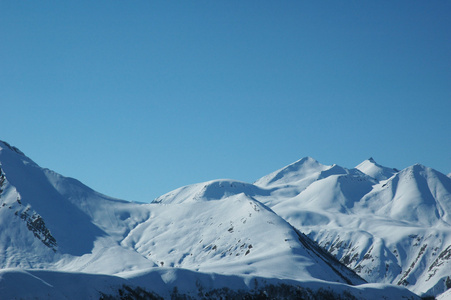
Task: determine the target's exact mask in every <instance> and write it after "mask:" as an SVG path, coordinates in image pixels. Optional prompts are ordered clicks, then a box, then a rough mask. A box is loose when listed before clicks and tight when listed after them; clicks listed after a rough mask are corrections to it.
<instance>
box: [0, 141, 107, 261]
mask: <svg viewBox="0 0 451 300" xmlns="http://www.w3.org/2000/svg"><path fill="white" fill-rule="evenodd" d="M3 145H4V144H3ZM11 149H13V150H14V148H9V147H3V146H2V145H0V162H1V168H2V173H3V174H4V177H5V178H6V182H7V184H6V186H5V188H4V191H3V194H2V197H1V201H2V204H1V205H2V207H3V208H4V209H3V210H2V213H3V215H4V216H5V218H12V219H14V218H16V219H20V220H22V222H23V223H25V225H26V226H27V227H28V228H29V230H30V231H32V233H33V234H35V235H37V236H40V235H47V237H48V238H50V237H53V238H54V239H55V240H56V241H55V243H54V244H55V245H54V246H52V247H53V248H54V247H56V245H57V248H58V252H60V253H67V254H72V255H80V254H83V253H86V252H89V251H90V250H91V249H92V245H93V242H94V240H95V239H96V237H98V236H101V235H103V234H104V232H103V231H102V230H100V229H99V228H98V227H96V226H95V225H93V224H92V223H91V220H90V219H89V218H88V217H87V216H86V215H85V214H84V213H82V212H81V211H80V210H79V209H78V208H77V207H76V206H74V205H73V204H72V203H70V202H68V201H65V199H64V198H63V197H62V196H61V194H59V193H58V192H57V191H56V190H55V189H54V187H53V186H52V185H51V184H50V183H49V181H48V180H47V178H46V177H45V175H44V173H43V172H42V169H41V168H40V167H39V166H37V165H36V164H35V163H34V162H33V161H32V160H30V159H29V158H27V157H25V156H24V155H23V154H22V153H19V152H18V151H13V150H11ZM5 208H8V209H7V210H5ZM6 215H8V217H6ZM48 229H50V230H48ZM46 232H47V233H46ZM15 237H16V236H11V238H12V239H13V240H14V239H15ZM37 238H38V237H37ZM77 238H78V241H77V242H74V241H75V240H77ZM38 239H41V240H46V239H47V238H46V237H43V236H41V237H40V238H38ZM47 240H49V239H47ZM8 244H9V243H8Z"/></svg>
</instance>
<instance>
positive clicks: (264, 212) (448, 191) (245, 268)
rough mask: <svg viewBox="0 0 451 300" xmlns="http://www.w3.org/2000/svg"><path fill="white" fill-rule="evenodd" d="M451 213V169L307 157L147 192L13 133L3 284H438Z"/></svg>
mask: <svg viewBox="0 0 451 300" xmlns="http://www.w3.org/2000/svg"><path fill="white" fill-rule="evenodd" d="M450 213H451V179H450V178H449V177H447V176H446V175H443V174H441V173H439V172H437V171H435V170H433V169H430V168H427V167H424V166H421V165H414V166H412V167H409V168H407V169H404V170H402V171H398V170H396V169H391V168H386V167H383V166H380V165H378V164H377V163H376V162H375V161H374V160H373V159H370V160H367V161H365V162H363V163H362V164H360V165H359V166H357V167H356V168H353V169H346V168H342V167H340V166H337V165H333V166H325V165H322V164H320V163H319V162H317V161H315V160H314V159H312V158H303V159H301V160H299V161H298V162H295V163H293V164H291V165H289V166H287V167H285V168H282V169H280V170H278V171H276V172H274V173H271V174H269V175H267V176H265V177H262V178H261V179H259V180H257V181H256V182H255V183H254V184H250V183H244V182H238V181H234V180H214V181H209V182H205V183H199V184H194V185H190V186H186V187H182V188H179V189H177V190H175V191H172V192H169V193H167V194H165V195H163V196H161V197H159V198H157V199H155V200H154V201H153V203H150V204H143V203H135V202H129V201H124V200H118V199H114V198H111V197H108V196H105V195H102V194H99V193H97V192H95V191H93V190H92V189H90V188H89V187H87V186H85V185H83V184H82V183H80V182H79V181H77V180H75V179H72V178H67V177H64V176H61V175H59V174H57V173H55V172H53V171H51V170H48V169H43V168H41V167H39V166H38V165H37V164H36V163H34V162H33V161H32V160H31V159H30V158H28V157H27V156H25V155H24V154H23V153H22V152H21V151H20V150H19V149H17V148H15V147H12V146H10V145H9V144H8V143H6V142H0V268H1V270H0V294H1V295H4V297H6V299H9V298H14V297H16V298H24V299H27V298H33V297H38V298H39V297H41V298H46V297H47V298H48V297H53V298H67V299H99V298H103V299H108V298H109V297H116V298H120V297H126V296H130V297H135V298H139V297H142V298H145V297H148V299H158V297H162V298H165V299H167V298H171V297H172V298H174V297H176V296H184V297H191V298H193V299H198V298H199V299H212V298H220V297H221V296H222V297H224V296H229V297H236V298H239V297H244V296H243V295H246V296H247V297H250V298H252V297H255V298H258V297H276V298H282V297H287V299H288V298H290V297H292V298H294V297H295V296H296V295H297V296H298V297H300V298H303V299H315V297H317V298H318V297H319V298H320V299H321V298H322V299H327V297H329V298H337V297H342V299H381V298H383V297H386V299H401V298H402V297H405V298H407V299H417V296H416V295H415V294H414V293H416V294H419V295H433V296H435V295H438V294H440V293H443V292H445V290H446V289H447V288H449V287H450V286H451V280H450V276H451V271H450V270H451V264H450V260H451V225H450V224H451V217H450ZM340 262H341V263H340ZM346 266H347V267H346ZM366 281H367V282H369V283H366ZM74 282H76V284H74ZM409 289H410V291H409ZM411 291H413V292H414V293H412V292H411Z"/></svg>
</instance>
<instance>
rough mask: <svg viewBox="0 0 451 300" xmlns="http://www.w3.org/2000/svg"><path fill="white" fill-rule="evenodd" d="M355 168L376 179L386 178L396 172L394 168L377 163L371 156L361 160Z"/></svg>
mask: <svg viewBox="0 0 451 300" xmlns="http://www.w3.org/2000/svg"><path fill="white" fill-rule="evenodd" d="M355 168H356V169H357V170H359V171H361V172H362V173H365V174H366V175H368V176H370V177H373V178H374V179H376V180H378V181H381V180H386V179H388V178H390V177H392V176H393V175H394V174H396V173H397V172H398V171H397V170H396V169H393V168H387V167H384V166H381V165H379V164H378V163H377V162H376V161H375V160H374V159H373V158H372V157H370V158H369V159H367V160H365V161H363V162H362V163H360V164H359V165H358V166H356V167H355Z"/></svg>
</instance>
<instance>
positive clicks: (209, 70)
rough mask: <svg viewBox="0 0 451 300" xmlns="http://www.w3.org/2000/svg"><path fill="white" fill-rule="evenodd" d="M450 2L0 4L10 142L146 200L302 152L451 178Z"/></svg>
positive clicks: (253, 175)
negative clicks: (422, 168) (418, 168)
mask: <svg viewBox="0 0 451 300" xmlns="http://www.w3.org/2000/svg"><path fill="white" fill-rule="evenodd" d="M450 16H451V2H449V1H396V2H393V1H372V2H370V1H342V2H339V1H171V2H168V1H0V40H1V43H0V57H1V60H0V82H1V86H0V120H1V131H0V133H1V134H0V139H3V140H5V141H7V142H9V143H11V144H13V145H15V146H17V147H18V148H20V149H21V150H22V151H24V152H25V154H27V155H28V156H30V157H31V158H32V159H33V160H35V161H36V162H37V163H38V164H40V165H41V166H43V167H48V168H50V169H53V170H55V171H57V172H59V173H61V174H63V175H65V176H71V177H75V178H77V179H79V180H81V181H82V182H84V183H85V184H87V185H88V186H90V187H92V188H94V189H96V190H98V191H99V192H102V193H105V194H107V195H110V196H114V197H118V198H125V199H127V200H135V201H151V200H152V199H153V198H155V197H157V196H159V195H161V194H163V193H166V192H168V191H170V190H172V189H175V188H177V187H180V186H183V185H187V184H191V183H196V182H201V181H205V180H211V179H216V178H232V179H237V180H243V181H246V182H253V181H254V180H256V179H258V178H259V177H261V176H263V175H266V174H268V173H270V172H272V171H274V170H276V169H278V168H281V167H283V166H285V165H287V164H289V163H291V162H293V161H296V160H297V159H300V158H302V157H304V156H312V157H314V158H316V159H317V160H318V161H320V162H321V163H324V164H333V163H336V164H339V165H342V166H344V167H354V166H355V165H357V164H358V163H360V162H361V161H363V160H365V159H367V158H369V157H370V156H372V157H374V159H375V160H376V161H377V162H379V163H380V164H382V165H386V166H390V167H396V168H400V169H402V168H404V167H407V166H409V165H412V164H414V163H422V164H424V165H427V166H430V167H433V168H435V169H437V170H438V171H441V172H443V173H445V174H447V173H449V172H451V151H450V150H451V121H450V120H451V118H450V114H451V55H450V53H451V18H450Z"/></svg>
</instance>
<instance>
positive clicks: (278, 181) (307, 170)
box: [254, 156, 330, 187]
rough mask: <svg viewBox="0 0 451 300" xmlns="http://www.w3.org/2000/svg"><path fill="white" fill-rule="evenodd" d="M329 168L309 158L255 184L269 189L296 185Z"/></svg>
mask: <svg viewBox="0 0 451 300" xmlns="http://www.w3.org/2000/svg"><path fill="white" fill-rule="evenodd" d="M328 168H330V167H329V166H325V165H322V164H320V163H319V162H318V161H317V160H315V159H314V158H311V157H308V156H307V157H304V158H302V159H300V160H298V161H296V162H294V163H292V164H290V165H288V166H286V167H284V168H282V169H279V170H277V171H275V172H273V173H271V174H269V175H267V176H264V177H262V178H260V179H258V180H257V181H256V182H255V183H254V184H255V185H257V186H267V187H272V186H279V185H287V184H294V183H296V182H298V181H300V180H303V179H305V178H307V177H309V176H311V175H313V174H315V173H318V172H321V171H324V170H326V169H328Z"/></svg>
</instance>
